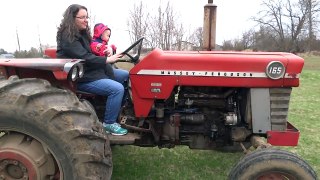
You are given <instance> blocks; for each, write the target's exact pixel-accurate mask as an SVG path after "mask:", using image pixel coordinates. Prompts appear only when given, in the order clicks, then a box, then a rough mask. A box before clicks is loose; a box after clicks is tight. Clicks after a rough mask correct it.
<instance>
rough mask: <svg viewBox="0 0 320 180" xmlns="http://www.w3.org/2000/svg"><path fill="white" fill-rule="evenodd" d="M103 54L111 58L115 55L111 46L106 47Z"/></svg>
mask: <svg viewBox="0 0 320 180" xmlns="http://www.w3.org/2000/svg"><path fill="white" fill-rule="evenodd" d="M103 53H104V54H105V55H107V56H108V57H110V56H111V55H112V54H113V50H112V48H111V47H110V46H106V49H105V50H104V51H103Z"/></svg>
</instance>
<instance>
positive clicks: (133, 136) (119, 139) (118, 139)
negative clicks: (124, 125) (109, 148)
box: [108, 133, 141, 145]
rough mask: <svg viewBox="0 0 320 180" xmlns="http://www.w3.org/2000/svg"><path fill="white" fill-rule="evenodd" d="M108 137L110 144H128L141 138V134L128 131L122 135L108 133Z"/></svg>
mask: <svg viewBox="0 0 320 180" xmlns="http://www.w3.org/2000/svg"><path fill="white" fill-rule="evenodd" d="M108 138H109V141H110V144H111V145H128V144H134V143H135V141H136V140H137V139H140V138H141V136H140V135H139V134H137V133H128V134H126V135H123V136H114V135H111V134H108Z"/></svg>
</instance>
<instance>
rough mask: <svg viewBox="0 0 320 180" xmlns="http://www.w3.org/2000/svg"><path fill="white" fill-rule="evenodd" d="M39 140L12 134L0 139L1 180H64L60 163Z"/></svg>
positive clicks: (6, 134)
mask: <svg viewBox="0 0 320 180" xmlns="http://www.w3.org/2000/svg"><path fill="white" fill-rule="evenodd" d="M44 147H47V146H43V144H41V143H40V142H39V141H38V140H36V139H34V138H32V137H30V136H27V135H25V134H21V133H16V132H10V133H5V134H4V135H2V136H1V137H0V180H1V179H13V180H16V179H17V180H18V179H19V180H20V179H21V180H37V179H62V178H60V173H61V172H60V171H59V168H58V167H59V166H58V163H57V162H56V161H55V159H54V158H53V155H52V154H51V153H50V151H49V150H48V149H47V148H44Z"/></svg>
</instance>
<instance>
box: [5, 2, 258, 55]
mask: <svg viewBox="0 0 320 180" xmlns="http://www.w3.org/2000/svg"><path fill="white" fill-rule="evenodd" d="M142 1H143V3H144V4H146V5H147V7H148V10H154V11H155V8H156V7H158V6H159V5H160V3H161V4H162V5H166V2H167V0H142ZM139 2H140V0H94V1H93V0H91V1H89V0H5V1H1V10H0V17H1V18H2V22H1V30H0V31H1V33H0V48H3V49H4V50H6V51H9V52H14V51H15V50H16V49H18V43H17V37H16V31H18V35H19V39H20V47H21V50H29V49H30V47H39V44H40V43H39V41H40V42H41V44H49V45H52V46H55V45H56V41H55V37H56V31H57V28H56V27H57V26H58V25H59V24H60V22H61V19H62V14H63V12H64V11H65V9H66V8H67V7H68V6H69V5H70V4H73V3H77V4H81V5H84V6H86V7H87V8H88V9H89V16H91V20H93V19H94V21H95V22H102V23H105V24H107V25H108V26H110V27H111V29H112V36H111V39H110V43H114V44H116V45H117V46H118V48H119V49H125V48H126V47H127V46H129V45H130V39H129V35H128V31H127V30H128V27H127V20H128V12H129V10H130V9H132V7H133V4H134V3H139ZM170 2H171V3H172V6H173V9H174V10H175V11H176V13H177V15H178V16H179V20H180V21H181V22H182V23H183V24H184V25H185V29H195V28H196V27H202V26H203V9H204V6H205V5H206V4H207V2H208V0H170ZM213 3H214V4H215V5H217V32H216V33H217V34H216V36H217V40H216V42H217V43H218V44H221V43H222V42H223V41H224V40H230V39H234V38H238V37H239V36H241V34H242V33H243V32H244V31H246V30H249V29H250V28H251V27H253V26H254V23H253V22H252V20H250V17H252V16H254V15H256V14H257V12H258V11H259V10H260V9H261V7H260V3H261V0H246V1H239V0H214V1H213ZM154 11H153V12H154ZM39 35H40V40H39Z"/></svg>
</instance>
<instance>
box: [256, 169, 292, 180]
mask: <svg viewBox="0 0 320 180" xmlns="http://www.w3.org/2000/svg"><path fill="white" fill-rule="evenodd" d="M257 180H296V178H295V177H294V176H292V175H291V174H288V173H285V172H278V171H270V172H266V173H263V174H262V175H259V176H258V178H257Z"/></svg>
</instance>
